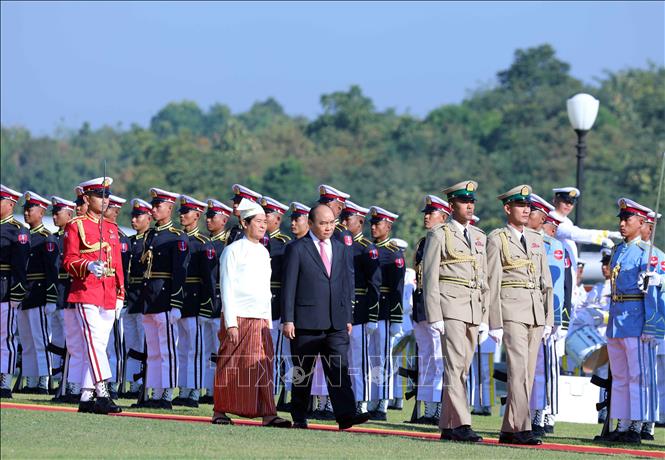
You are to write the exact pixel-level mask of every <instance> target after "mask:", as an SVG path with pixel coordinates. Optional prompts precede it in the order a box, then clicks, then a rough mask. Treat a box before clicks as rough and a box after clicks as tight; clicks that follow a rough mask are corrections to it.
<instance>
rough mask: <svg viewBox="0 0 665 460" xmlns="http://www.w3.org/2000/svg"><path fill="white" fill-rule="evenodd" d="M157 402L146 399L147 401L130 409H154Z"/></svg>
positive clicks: (140, 402)
mask: <svg viewBox="0 0 665 460" xmlns="http://www.w3.org/2000/svg"><path fill="white" fill-rule="evenodd" d="M156 403H157V400H155V399H146V400H145V401H139V402H135V403H134V404H132V405H131V406H130V407H131V408H134V409H154V408H155V404H156Z"/></svg>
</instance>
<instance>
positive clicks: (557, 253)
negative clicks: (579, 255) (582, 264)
mask: <svg viewBox="0 0 665 460" xmlns="http://www.w3.org/2000/svg"><path fill="white" fill-rule="evenodd" d="M554 258H555V259H556V260H561V259H563V251H562V250H561V249H557V250H556V251H554Z"/></svg>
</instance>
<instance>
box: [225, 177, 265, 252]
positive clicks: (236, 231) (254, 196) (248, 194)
mask: <svg viewBox="0 0 665 460" xmlns="http://www.w3.org/2000/svg"><path fill="white" fill-rule="evenodd" d="M231 189H232V190H233V198H232V199H233V215H234V216H236V218H237V219H238V223H236V224H235V225H234V226H233V227H231V228H230V229H229V234H228V236H227V237H226V245H227V246H228V245H229V244H231V243H233V242H234V241H237V240H239V239H241V238H243V237H244V236H245V233H244V232H243V230H242V227H241V226H240V212H239V211H238V205H239V204H240V202H241V201H242V199H243V198H246V199H248V200H250V201H253V202H254V203H258V202H259V199H261V194H259V193H256V192H255V191H254V190H252V189H249V188H247V187H245V186H244V185H240V184H233V187H231ZM265 246H266V247H267V244H266V245H265Z"/></svg>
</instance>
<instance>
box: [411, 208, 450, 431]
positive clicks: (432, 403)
mask: <svg viewBox="0 0 665 460" xmlns="http://www.w3.org/2000/svg"><path fill="white" fill-rule="evenodd" d="M423 201H424V207H423V209H422V210H421V212H422V213H423V227H424V228H425V230H430V229H432V228H433V227H434V226H438V225H441V224H443V223H444V222H446V220H448V217H449V216H450V214H452V210H451V209H450V205H449V204H448V202H447V201H445V200H442V199H441V198H439V197H438V196H435V195H427V196H425V198H424V200H423ZM425 241H426V238H425V237H423V238H421V239H420V240H419V241H418V243H416V251H415V252H416V254H415V256H414V264H413V267H414V269H415V271H416V289H415V290H414V291H413V314H412V316H413V334H414V336H415V339H416V344H417V346H418V385H417V398H416V400H417V401H422V402H423V403H424V404H425V413H424V415H423V416H421V417H420V418H419V419H418V422H420V423H423V424H428V425H437V426H438V425H439V419H440V417H441V399H442V390H443V350H442V348H441V333H440V332H439V331H437V330H436V329H433V328H432V325H431V324H430V323H429V322H428V321H427V311H426V309H425V296H424V295H423V257H424V255H425Z"/></svg>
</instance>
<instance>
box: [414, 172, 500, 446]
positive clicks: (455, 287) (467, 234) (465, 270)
mask: <svg viewBox="0 0 665 460" xmlns="http://www.w3.org/2000/svg"><path fill="white" fill-rule="evenodd" d="M477 187H478V183H477V182H474V181H469V180H467V181H463V182H459V183H457V184H455V185H453V186H452V187H448V188H446V189H444V190H443V193H446V194H447V198H448V202H449V203H450V207H451V208H452V211H453V214H452V216H451V218H450V219H448V221H447V222H446V223H444V224H438V225H435V226H434V227H432V228H431V229H430V231H429V232H428V233H427V239H426V240H425V255H424V257H423V294H424V296H425V311H426V313H427V321H428V322H429V323H430V324H431V325H432V328H433V329H436V330H438V331H439V332H440V333H441V334H442V340H443V344H442V345H443V358H444V371H443V376H444V377H443V378H444V385H443V387H444V390H443V400H442V402H443V407H442V410H441V418H440V422H439V427H440V428H441V439H444V440H452V441H467V442H469V441H470V442H479V441H482V438H481V437H480V436H478V435H477V434H476V433H475V432H474V431H473V430H472V429H471V414H470V413H469V404H468V399H467V394H466V379H467V375H468V373H469V367H470V366H471V360H472V359H473V352H474V350H475V348H476V342H477V340H478V326H479V325H480V324H481V323H486V322H487V319H486V317H487V310H486V308H485V304H484V296H485V291H486V290H487V275H486V274H487V258H486V255H485V243H486V237H485V234H484V233H483V231H482V230H480V229H479V228H477V227H473V226H472V225H470V220H471V219H472V218H473V212H474V208H475V202H476V197H475V190H476V188H477Z"/></svg>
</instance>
